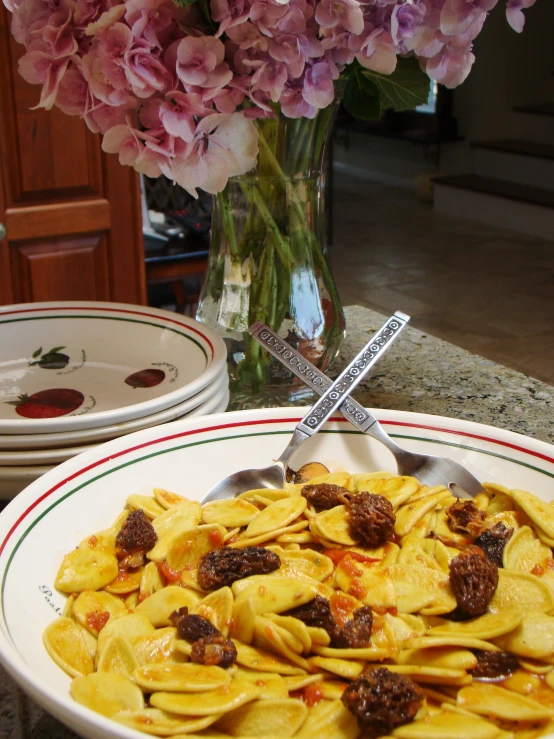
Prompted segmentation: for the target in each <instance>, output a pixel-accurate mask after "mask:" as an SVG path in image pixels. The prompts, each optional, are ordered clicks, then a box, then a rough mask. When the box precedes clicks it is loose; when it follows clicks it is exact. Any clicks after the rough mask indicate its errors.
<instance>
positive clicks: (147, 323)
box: [0, 315, 209, 362]
mask: <svg viewBox="0 0 554 739" xmlns="http://www.w3.org/2000/svg"><path fill="white" fill-rule="evenodd" d="M64 318H69V319H72V318H80V319H85V320H91V321H125V322H127V323H142V324H144V325H145V326H151V327H154V328H161V329H163V330H164V331H172V332H173V333H174V334H177V335H178V336H182V337H183V338H185V339H188V340H189V341H192V343H193V344H196V346H197V347H198V348H199V349H200V351H201V352H202V354H203V355H204V359H205V360H206V362H209V357H208V352H207V351H206V350H205V349H204V347H203V346H202V344H201V343H200V342H199V341H198V339H195V338H194V337H193V336H191V335H190V334H186V333H184V332H183V331H179V329H177V328H173V327H172V326H161V325H160V324H158V323H152V322H151V321H140V320H138V319H136V318H122V317H120V316H85V315H67V316H29V317H28V318H11V319H6V320H5V321H0V324H2V323H20V322H23V321H55V320H58V319H64Z"/></svg>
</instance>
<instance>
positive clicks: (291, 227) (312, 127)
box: [197, 96, 345, 410]
mask: <svg viewBox="0 0 554 739" xmlns="http://www.w3.org/2000/svg"><path fill="white" fill-rule="evenodd" d="M338 103H339V100H338V96H337V99H336V102H335V103H334V104H333V105H331V106H329V107H328V108H325V109H324V110H321V111H319V112H318V114H317V116H316V117H315V118H313V119H308V118H298V119H292V118H286V117H285V116H283V115H281V114H278V115H277V117H276V118H266V119H262V120H258V121H256V125H257V127H258V131H259V134H260V138H259V148H260V153H259V157H258V165H257V167H256V169H255V170H252V171H251V172H248V173H247V174H246V175H242V176H240V177H233V178H231V179H230V180H229V182H228V184H227V186H226V188H225V190H224V191H223V192H221V193H220V194H219V195H217V196H214V209H213V218H212V232H211V241H210V252H209V257H208V269H207V273H206V278H205V281H204V286H203V288H202V292H201V295H200V299H199V304H198V312H197V318H198V320H200V321H203V322H204V323H206V324H207V325H209V326H211V327H212V328H214V329H215V330H216V331H217V333H218V334H219V335H220V336H222V337H223V338H224V340H225V342H226V344H227V349H228V352H229V360H228V368H229V375H230V383H231V405H230V408H231V409H233V410H237V409H240V408H256V407H268V406H274V405H300V404H308V403H311V402H312V401H313V397H314V396H313V393H312V392H311V391H310V390H308V389H307V388H306V387H305V386H304V384H303V383H302V382H301V381H300V380H297V379H296V378H295V377H294V375H292V374H291V373H290V371H289V370H286V369H285V368H284V367H283V366H282V365H281V364H280V362H278V360H276V359H274V358H273V357H271V355H269V354H268V352H267V351H266V350H265V349H262V348H261V346H260V345H259V344H258V343H257V342H256V341H255V340H254V339H252V338H251V337H250V335H249V334H248V327H249V326H250V325H252V324H253V323H254V322H255V321H262V322H263V323H265V324H267V325H268V326H270V327H271V328H272V329H273V330H274V331H275V332H276V333H278V334H279V336H281V337H282V338H283V339H285V340H286V341H287V342H289V343H290V344H291V345H292V346H293V347H294V348H295V349H297V351H299V352H300V353H301V354H302V355H303V356H305V357H306V358H307V359H309V360H310V361H311V362H312V363H313V364H315V365H316V366H317V367H319V369H321V370H322V371H325V369H326V367H327V366H328V365H329V363H330V362H331V360H332V359H333V358H334V357H335V356H336V354H337V352H338V349H339V346H340V343H341V341H342V338H343V336H344V329H345V322H344V314H343V311H342V306H341V304H340V301H339V297H338V294H337V289H336V286H335V282H334V280H333V276H332V274H331V270H330V267H329V264H328V262H327V255H326V243H325V237H326V217H325V176H324V163H325V149H326V144H327V141H328V138H329V134H330V130H331V126H332V123H333V119H334V116H335V113H336V110H337V107H338Z"/></svg>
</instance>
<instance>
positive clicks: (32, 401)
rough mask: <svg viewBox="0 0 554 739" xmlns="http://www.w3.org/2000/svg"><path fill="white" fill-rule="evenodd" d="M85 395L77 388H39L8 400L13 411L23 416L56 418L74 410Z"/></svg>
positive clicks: (80, 403)
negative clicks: (13, 408) (36, 390)
mask: <svg viewBox="0 0 554 739" xmlns="http://www.w3.org/2000/svg"><path fill="white" fill-rule="evenodd" d="M84 399H85V396H84V395H83V393H81V392H79V390H72V389H70V388H52V389H50V390H39V391H38V392H36V393H33V394H32V395H27V394H26V393H25V394H24V395H20V396H19V398H18V399H17V400H11V401H9V403H8V404H9V405H14V406H15V412H16V413H17V414H18V415H19V416H23V418H57V417H58V416H65V415H67V414H68V413H72V412H73V411H76V410H77V408H79V406H81V405H82V404H83V401H84Z"/></svg>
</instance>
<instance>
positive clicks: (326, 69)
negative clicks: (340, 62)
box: [302, 61, 335, 108]
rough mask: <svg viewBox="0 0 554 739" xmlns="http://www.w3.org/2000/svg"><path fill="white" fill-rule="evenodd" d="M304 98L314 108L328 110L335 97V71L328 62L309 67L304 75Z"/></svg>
mask: <svg viewBox="0 0 554 739" xmlns="http://www.w3.org/2000/svg"><path fill="white" fill-rule="evenodd" d="M302 97H303V98H304V100H305V101H306V102H307V103H308V105H313V106H314V108H326V107H327V106H328V105H330V104H331V102H332V100H333V98H334V97H335V88H334V86H333V70H332V68H331V66H330V65H329V63H328V62H327V61H323V62H317V63H316V64H314V65H312V66H311V67H308V68H307V69H306V73H305V74H304V89H303V91H302Z"/></svg>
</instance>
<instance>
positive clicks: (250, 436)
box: [0, 408, 554, 739]
mask: <svg viewBox="0 0 554 739" xmlns="http://www.w3.org/2000/svg"><path fill="white" fill-rule="evenodd" d="M372 412H373V413H374V414H375V416H376V417H377V418H378V419H379V420H380V421H381V423H382V424H383V426H384V428H385V429H386V430H387V432H388V433H389V434H390V435H391V436H392V437H393V438H394V439H395V440H397V441H398V443H400V444H402V445H403V446H405V447H406V448H408V449H410V450H411V451H414V452H422V453H427V454H437V455H442V456H447V457H451V458H452V459H455V460H456V461H458V462H460V463H462V464H464V465H466V466H467V467H468V468H469V469H470V470H471V471H472V472H473V473H474V474H475V475H476V476H477V477H478V478H479V479H481V480H483V481H493V482H496V483H500V484H502V485H506V486H509V487H510V488H522V489H525V490H530V491H531V492H533V493H535V494H536V495H537V496H539V497H540V498H542V499H544V500H545V501H551V500H553V499H554V447H553V446H552V445H549V444H546V443H544V442H541V441H536V440H534V439H531V438H527V437H524V436H521V435H519V434H515V433H512V432H510V431H504V430H501V429H497V428H493V427H490V426H484V425H480V424H477V423H472V422H467V421H461V420H457V419H452V418H443V417H439V416H430V415H424V414H418V413H409V412H401V411H388V410H373V411H372ZM302 415H303V409H301V408H280V409H272V408H269V409H263V410H257V411H240V412H234V413H226V414H220V415H212V416H209V417H199V418H189V419H185V420H182V421H177V422H174V423H171V424H169V425H167V426H158V427H156V428H152V429H146V430H144V431H140V432H137V433H134V434H131V435H130V436H126V437H124V438H121V439H116V440H114V441H111V442H108V443H107V444H103V445H101V446H99V447H97V448H96V449H94V450H93V451H90V452H87V453H85V454H83V455H80V456H79V457H76V458H74V459H72V460H69V461H68V462H65V463H64V464H62V465H60V466H59V467H57V468H56V469H54V470H53V471H51V472H49V473H48V474H46V475H44V476H43V477H42V478H41V479H40V480H37V481H36V482H35V483H33V484H32V485H30V486H29V487H28V488H27V489H26V490H25V491H23V492H22V494H21V495H19V496H17V498H16V499H15V500H13V501H12V502H11V503H10V504H9V505H8V507H7V508H6V509H5V510H4V511H3V512H2V514H0V583H1V597H0V607H1V610H0V660H1V661H2V663H3V664H4V666H5V667H6V669H7V670H8V672H9V673H10V674H11V675H12V677H13V678H14V679H15V680H16V681H17V682H18V683H19V685H20V686H21V687H22V688H23V689H24V690H25V691H27V692H28V693H29V694H30V695H31V696H32V697H33V698H34V699H35V700H36V701H37V702H38V703H39V704H40V705H41V706H42V707H43V708H45V709H46V710H47V711H49V712H51V713H52V714H53V715H54V716H56V718H58V719H59V720H60V721H62V722H63V723H65V724H66V725H68V726H70V727H71V728H72V729H73V730H75V731H76V732H77V733H78V734H79V735H80V736H83V737H88V738H89V739H144V737H145V735H144V733H142V732H137V731H135V730H133V729H130V728H127V727H125V726H123V725H119V724H117V723H115V722H114V721H111V720H110V719H108V718H106V717H104V716H102V715H99V714H98V713H94V712H93V711H92V710H90V709H88V708H85V707H84V706H81V705H78V704H77V703H76V702H74V701H73V700H72V699H71V697H70V695H69V684H70V682H71V679H70V678H69V677H68V676H67V675H66V674H65V673H64V672H62V670H61V669H60V668H59V667H58V666H57V665H56V664H55V663H54V662H53V661H52V659H51V658H50V657H49V655H48V654H47V652H46V650H45V648H44V645H43V641H42V635H43V632H44V629H45V628H46V626H47V625H48V624H50V623H51V622H52V621H53V620H54V619H55V618H56V616H57V615H58V614H59V613H61V612H62V611H63V608H64V605H65V601H66V597H65V596H64V595H63V594H61V593H59V592H57V591H56V589H55V588H54V579H55V577H56V573H57V571H58V568H59V566H60V563H61V561H62V558H63V556H64V555H65V554H66V553H67V552H69V551H71V550H72V549H74V548H75V547H76V546H77V545H78V543H79V542H81V541H82V540H83V539H85V538H86V537H88V536H90V534H91V532H94V531H100V530H102V529H104V528H106V527H108V526H110V525H111V524H112V522H113V521H114V520H115V518H116V517H117V516H118V514H119V513H120V511H121V510H122V509H123V507H124V505H125V500H126V499H127V497H128V496H129V495H131V494H133V493H136V494H141V495H151V493H152V489H153V488H154V487H161V488H165V489H167V490H172V491H174V492H176V493H180V494H182V495H185V496H187V497H189V498H193V499H200V498H201V497H202V495H203V493H204V492H205V491H206V490H207V489H209V488H210V487H211V485H213V484H214V483H215V482H216V481H217V480H219V479H221V478H222V477H224V476H225V475H228V474H229V473H231V472H234V471H236V470H238V469H241V468H245V467H258V466H265V465H267V464H269V463H270V461H271V460H272V459H274V458H275V457H276V456H278V454H279V453H280V452H281V451H282V450H283V448H284V447H285V446H286V444H287V442H288V440H289V439H290V435H291V433H292V431H293V429H294V427H295V425H296V424H297V422H298V421H299V420H300V418H301V417H302ZM311 460H317V461H320V462H322V463H324V464H326V465H327V466H328V467H329V469H331V470H339V469H342V470H348V471H351V472H362V471H372V470H382V469H388V470H390V471H392V472H394V471H395V469H396V467H395V464H394V460H393V458H392V456H391V454H390V453H389V452H388V451H387V450H386V449H385V447H384V446H382V445H380V444H379V443H378V442H377V441H375V440H374V439H370V438H368V437H366V436H364V435H362V434H360V433H359V432H358V431H356V430H355V429H353V428H352V427H351V426H350V425H349V423H348V422H347V421H345V420H344V419H343V418H334V419H332V420H331V422H329V423H328V424H327V425H326V426H325V427H324V429H323V430H322V431H321V432H320V433H319V434H317V435H316V436H315V437H313V438H311V439H310V440H309V441H308V442H306V444H305V445H303V446H302V448H301V449H300V450H299V451H298V452H297V454H295V455H294V457H293V458H292V460H291V464H292V466H293V467H294V468H297V467H298V466H299V465H301V464H303V463H305V462H307V461H311ZM529 577H531V575H529ZM552 658H553V659H554V653H553V655H552ZM514 695H515V693H514ZM498 735H500V734H498ZM491 736H492V734H491ZM549 736H550V738H551V739H552V736H553V735H552V734H550V735H549Z"/></svg>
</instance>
